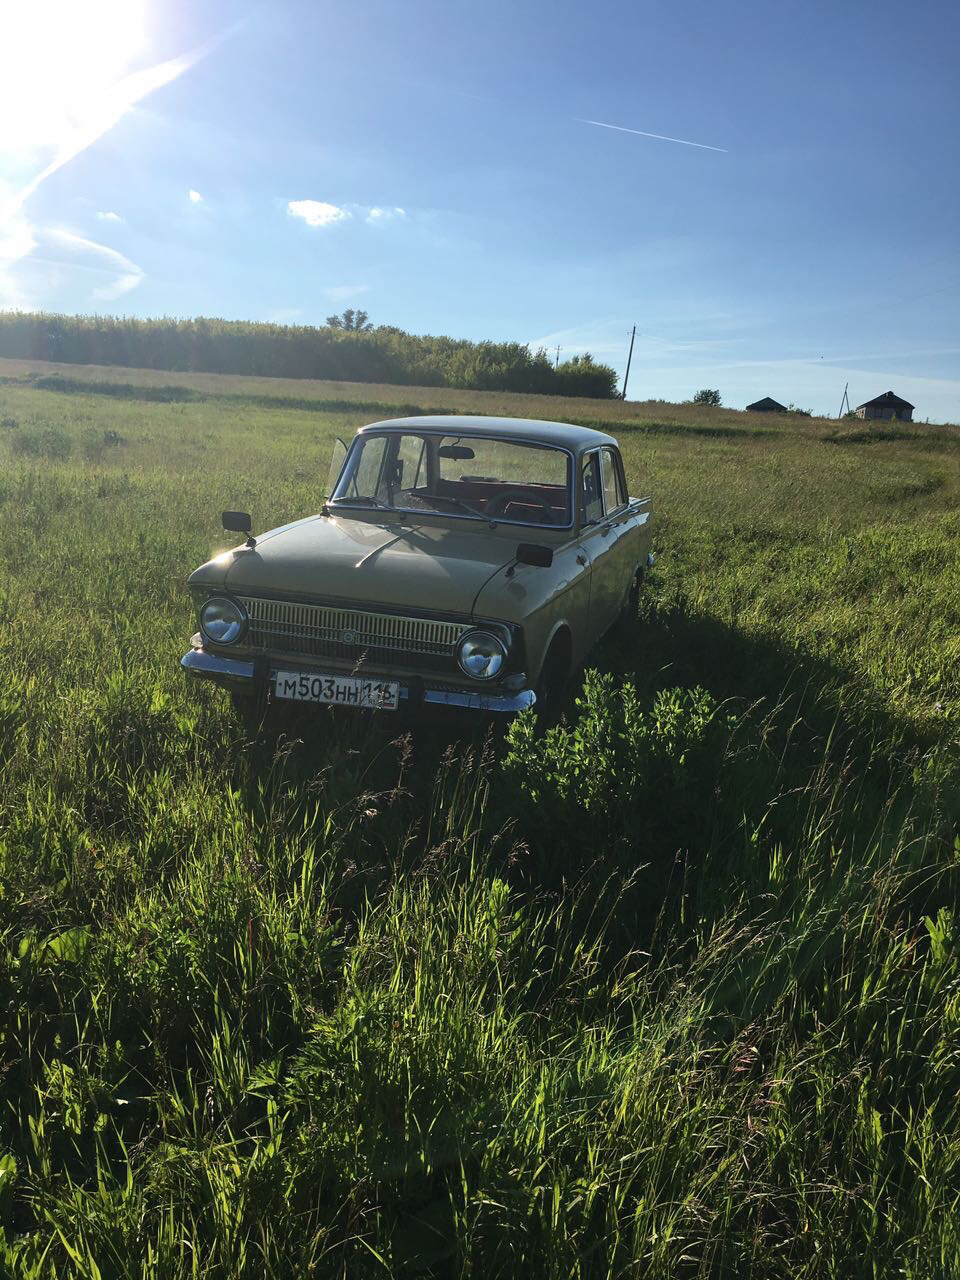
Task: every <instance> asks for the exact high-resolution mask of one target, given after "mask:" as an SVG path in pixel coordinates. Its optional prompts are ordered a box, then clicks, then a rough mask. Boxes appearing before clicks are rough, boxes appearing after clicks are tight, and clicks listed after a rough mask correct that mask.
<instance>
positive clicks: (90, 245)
mask: <svg viewBox="0 0 960 1280" xmlns="http://www.w3.org/2000/svg"><path fill="white" fill-rule="evenodd" d="M40 235H41V236H42V238H43V239H44V240H46V241H48V242H49V243H50V244H52V245H54V246H55V247H56V248H58V249H62V250H66V251H67V252H68V253H70V254H76V255H78V256H79V257H80V258H81V259H83V258H84V257H87V258H91V257H92V258H94V259H95V260H96V261H95V262H94V263H93V264H91V263H89V262H83V261H81V262H79V263H76V264H73V265H77V266H79V267H81V268H82V269H84V270H87V271H95V272H99V273H102V274H106V275H109V276H110V277H112V278H111V279H109V280H108V281H106V282H105V283H104V284H101V285H98V286H97V287H96V288H95V289H94V290H93V294H92V296H93V297H94V298H96V299H98V300H99V301H104V302H109V301H112V300H113V299H114V298H121V297H123V295H124V294H125V293H129V292H130V291H131V290H132V289H136V287H137V285H139V284H141V283H142V282H143V280H144V272H143V269H142V267H138V266H137V264H136V263H135V262H131V260H130V259H129V258H128V257H126V256H125V255H124V254H122V253H120V252H119V251H118V250H116V249H111V248H110V246H109V245H106V244H98V243H97V241H96V240H88V239H87V238H86V237H85V236H78V235H75V234H74V232H72V231H61V230H52V229H51V230H47V231H43V232H41V233H40Z"/></svg>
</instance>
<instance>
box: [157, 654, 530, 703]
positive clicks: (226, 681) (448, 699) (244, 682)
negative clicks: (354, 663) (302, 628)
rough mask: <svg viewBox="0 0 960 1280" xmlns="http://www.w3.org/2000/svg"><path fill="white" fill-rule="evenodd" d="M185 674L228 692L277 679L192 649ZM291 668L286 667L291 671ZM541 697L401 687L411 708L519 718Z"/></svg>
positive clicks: (249, 664)
mask: <svg viewBox="0 0 960 1280" xmlns="http://www.w3.org/2000/svg"><path fill="white" fill-rule="evenodd" d="M180 665H181V667H183V669H184V671H186V672H188V673H189V674H190V675H192V676H198V677H200V679H203V680H214V681H216V682H217V683H218V684H222V685H225V686H226V687H227V688H235V689H243V688H244V686H255V685H256V684H257V683H259V682H260V681H262V682H263V683H264V684H265V685H266V686H267V687H268V688H269V687H270V686H272V684H273V682H274V680H275V678H276V669H275V668H273V667H265V668H264V669H263V672H262V674H260V673H259V672H258V671H257V663H255V662H253V661H250V660H244V659H243V658H225V657H223V655H222V654H219V653H209V652H208V651H207V650H206V649H191V650H190V651H189V652H188V653H185V654H184V655H183V657H182V658H181V659H180ZM289 666H290V664H288V665H287V666H286V667H284V670H289ZM536 700H537V695H536V694H535V693H534V692H533V690H532V689H521V690H520V691H519V692H517V693H502V692H498V693H481V692H480V691H479V690H477V692H476V693H473V692H465V691H463V692H462V691H461V690H459V689H427V688H425V687H424V688H423V689H422V690H421V689H413V688H411V687H410V686H409V685H405V684H402V683H401V685H400V701H401V702H406V703H407V704H408V705H411V704H414V705H415V704H416V703H418V702H423V703H426V704H428V705H429V706H432V707H460V708H463V709H466V710H469V711H495V712H502V713H507V714H510V715H515V714H516V713H517V712H518V711H524V710H526V708H527V707H532V706H533V704H534V703H535V702H536Z"/></svg>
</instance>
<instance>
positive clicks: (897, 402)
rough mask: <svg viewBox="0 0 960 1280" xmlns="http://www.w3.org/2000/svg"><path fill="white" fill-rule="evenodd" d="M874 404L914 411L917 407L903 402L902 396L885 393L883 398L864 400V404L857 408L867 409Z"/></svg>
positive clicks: (889, 392)
mask: <svg viewBox="0 0 960 1280" xmlns="http://www.w3.org/2000/svg"><path fill="white" fill-rule="evenodd" d="M873 404H878V405H886V406H896V407H897V408H899V409H913V408H914V407H915V406H914V405H912V404H911V403H910V401H909V400H903V399H901V397H900V396H895V395H894V394H893V392H892V391H885V392H884V393H883V395H882V396H874V398H873V399H872V400H864V402H863V404H858V405H857V408H858V409H866V408H869V406H870V405H873Z"/></svg>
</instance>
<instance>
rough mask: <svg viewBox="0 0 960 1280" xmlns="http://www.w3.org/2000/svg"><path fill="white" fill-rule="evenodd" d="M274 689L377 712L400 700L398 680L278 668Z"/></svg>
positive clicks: (290, 695) (281, 694)
mask: <svg viewBox="0 0 960 1280" xmlns="http://www.w3.org/2000/svg"><path fill="white" fill-rule="evenodd" d="M275 690H276V695H277V697H278V698H289V699H292V700H293V701H294V702H332V703H334V704H335V705H337V706H344V707H373V708H375V709H376V710H377V711H396V709H397V706H398V705H399V702H400V686H399V684H397V683H396V682H395V681H392V680H364V679H360V678H359V677H357V676H328V675H322V674H320V673H316V674H314V673H312V672H309V671H278V672H277V678H276V685H275Z"/></svg>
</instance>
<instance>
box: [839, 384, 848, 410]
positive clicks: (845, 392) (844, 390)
mask: <svg viewBox="0 0 960 1280" xmlns="http://www.w3.org/2000/svg"><path fill="white" fill-rule="evenodd" d="M849 385H850V383H849V382H845V383H844V384H843V399H842V400H841V401H840V412H839V413H838V414H837V417H838V418H842V417H843V406H844V405H846V406H847V413H849V412H850V399H849V397H848V395H847V387H849Z"/></svg>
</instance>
